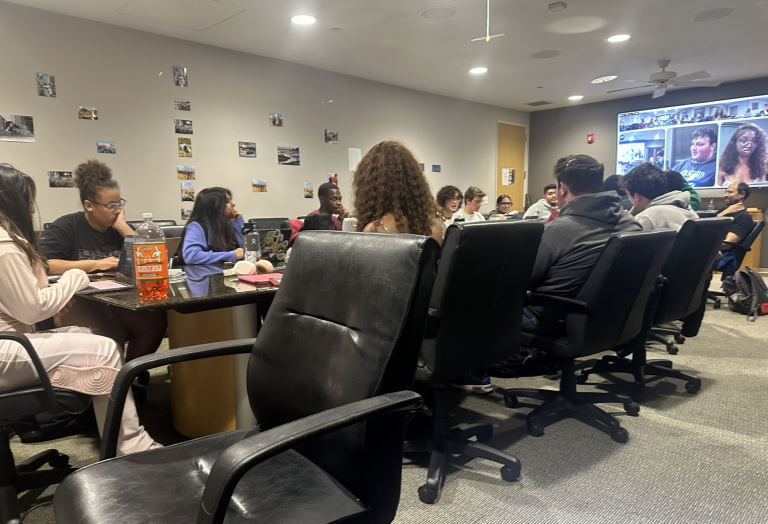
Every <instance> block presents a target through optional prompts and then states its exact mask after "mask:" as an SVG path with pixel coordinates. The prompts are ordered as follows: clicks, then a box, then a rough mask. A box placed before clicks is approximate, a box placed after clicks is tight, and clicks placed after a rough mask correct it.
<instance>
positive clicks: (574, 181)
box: [523, 155, 642, 334]
mask: <svg viewBox="0 0 768 524" xmlns="http://www.w3.org/2000/svg"><path fill="white" fill-rule="evenodd" d="M603 171H604V169H603V164H601V163H599V162H598V161H597V160H595V159H594V158H592V157H591V156H588V155H571V156H568V157H565V158H561V159H560V160H558V161H557V163H556V164H555V178H556V179H557V201H558V203H559V204H560V206H561V210H560V217H559V218H557V219H556V220H553V221H552V222H550V223H548V224H547V225H546V226H545V228H544V233H543V235H542V237H541V244H540V246H539V251H538V254H537V255H536V263H535V264H534V268H533V274H532V275H531V284H530V287H531V290H532V291H534V292H539V293H549V294H552V295H558V296H560V297H565V298H573V297H575V296H576V293H577V292H578V291H579V288H580V287H581V285H582V284H583V283H584V281H585V280H586V278H587V276H588V275H589V272H590V271H591V270H592V267H593V266H594V265H595V263H596V262H597V259H598V258H599V257H600V253H601V252H602V250H603V247H604V246H605V243H606V241H607V240H608V239H609V238H610V237H612V236H614V235H616V234H618V233H628V232H633V231H641V229H642V228H641V227H640V224H639V223H638V222H637V221H636V220H635V219H634V218H633V217H632V216H631V215H630V214H629V213H627V212H626V211H625V210H624V209H623V208H622V206H621V197H619V195H618V194H617V193H616V192H615V191H605V192H604V191H603ZM564 320H565V311H564V310H563V309H561V308H557V307H556V306H548V307H546V308H545V307H543V306H530V307H526V308H524V309H523V329H525V330H526V331H530V332H534V333H542V334H560V333H562V332H563V330H564V327H563V322H564Z"/></svg>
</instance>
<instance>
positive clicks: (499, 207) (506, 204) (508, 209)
mask: <svg viewBox="0 0 768 524" xmlns="http://www.w3.org/2000/svg"><path fill="white" fill-rule="evenodd" d="M496 215H504V216H507V217H513V218H520V217H519V213H518V212H517V211H512V198H511V197H510V196H509V195H499V197H498V198H497V199H496V209H494V210H493V211H491V212H490V213H488V220H490V219H491V218H493V217H495V216H496Z"/></svg>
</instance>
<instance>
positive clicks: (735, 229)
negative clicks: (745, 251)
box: [718, 208, 755, 244]
mask: <svg viewBox="0 0 768 524" xmlns="http://www.w3.org/2000/svg"><path fill="white" fill-rule="evenodd" d="M723 209H725V208H722V209H721V210H720V211H718V213H721V212H722V211H723ZM725 216H727V217H730V218H732V219H733V224H731V231H730V232H731V233H733V234H734V235H738V236H739V238H740V239H741V240H739V244H741V243H742V242H744V239H745V238H747V235H749V234H750V233H751V232H752V230H753V229H754V228H755V222H754V221H753V220H752V215H750V214H749V212H748V211H747V210H746V209H742V210H741V211H736V212H735V213H729V214H727V215H725Z"/></svg>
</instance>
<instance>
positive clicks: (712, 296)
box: [707, 291, 725, 309]
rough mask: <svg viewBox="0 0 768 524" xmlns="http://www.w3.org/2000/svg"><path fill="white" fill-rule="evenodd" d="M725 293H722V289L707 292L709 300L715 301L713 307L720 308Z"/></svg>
mask: <svg viewBox="0 0 768 524" xmlns="http://www.w3.org/2000/svg"><path fill="white" fill-rule="evenodd" d="M724 296H725V293H721V292H720V291H708V292H707V300H711V301H712V302H713V304H712V307H714V308H715V309H720V304H721V302H720V298H719V297H724Z"/></svg>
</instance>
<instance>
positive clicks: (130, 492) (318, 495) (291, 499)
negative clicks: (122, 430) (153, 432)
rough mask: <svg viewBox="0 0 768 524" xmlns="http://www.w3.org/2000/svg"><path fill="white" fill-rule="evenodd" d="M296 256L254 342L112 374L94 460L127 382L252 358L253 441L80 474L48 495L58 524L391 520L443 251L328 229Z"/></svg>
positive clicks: (232, 440)
mask: <svg viewBox="0 0 768 524" xmlns="http://www.w3.org/2000/svg"><path fill="white" fill-rule="evenodd" d="M296 245H297V249H296V252H295V254H294V255H293V257H291V263H290V264H289V265H288V267H287V269H286V271H285V275H284V277H283V281H282V284H281V285H280V289H279V290H278V292H277V295H276V297H275V300H274V303H273V304H272V307H271V308H270V310H269V313H268V314H267V318H266V320H265V322H264V327H263V328H262V329H261V331H260V332H259V336H258V338H257V339H256V340H255V343H254V340H253V339H250V340H245V341H242V340H241V341H230V342H221V343H215V344H203V345H200V346H194V347H189V348H183V349H174V350H173V351H168V352H165V353H159V354H154V355H148V356H146V357H142V358H139V359H136V360H132V361H130V362H129V363H127V364H126V365H125V366H124V367H123V368H122V369H121V371H120V374H119V375H118V378H117V380H116V383H115V387H114V389H113V390H112V394H111V401H110V407H109V410H108V413H107V423H106V428H105V432H104V433H105V434H104V438H103V439H102V453H101V457H102V459H106V458H110V457H114V454H115V445H116V437H117V428H118V425H119V423H120V416H119V413H120V412H121V411H122V406H123V403H124V400H125V395H126V393H127V391H128V387H129V384H130V382H131V381H132V379H133V377H134V376H135V375H136V374H137V373H139V372H140V371H142V370H144V369H149V368H154V367H158V366H165V365H168V364H171V363H176V362H183V361H189V360H196V359H200V358H207V357H212V356H220V355H225V354H235V353H249V352H250V354H251V357H250V362H249V365H248V376H247V381H248V397H249V399H250V403H251V407H252V409H253V412H254V415H255V416H256V419H257V420H258V421H259V429H253V430H247V429H245V430H238V431H232V432H228V433H220V434H217V435H211V436H208V437H203V438H199V439H195V440H191V441H188V442H184V443H181V444H176V445H174V446H169V447H166V448H163V449H158V450H152V451H147V452H144V453H139V454H135V455H131V456H127V457H121V458H116V459H111V460H107V461H104V462H100V463H97V464H94V465H92V466H88V467H86V468H83V469H81V470H80V471H78V472H76V473H74V474H73V475H72V476H70V477H69V478H68V479H67V480H66V481H65V482H63V483H62V484H61V486H59V489H58V490H57V492H56V496H55V499H54V511H55V515H56V522H57V523H58V524H73V523H80V524H81V523H84V522H100V523H101V522H104V523H111V524H120V523H127V522H131V523H138V522H142V523H144V522H146V523H160V522H162V523H168V524H170V523H177V524H187V523H192V522H197V523H198V524H203V523H222V522H224V521H225V520H226V522H257V521H258V522H270V523H278V522H286V523H287V522H297V523H298V522H301V523H325V522H339V521H342V520H343V521H344V522H350V523H352V522H390V521H391V520H392V519H393V518H394V516H395V512H396V510H397V505H398V502H399V499H400V483H401V470H402V455H403V441H404V431H405V420H406V416H407V413H406V412H405V411H404V410H413V409H416V408H418V407H419V406H420V405H421V397H420V396H419V395H417V394H416V393H413V392H411V391H404V390H408V389H410V388H411V386H412V384H413V371H414V369H415V367H416V362H417V360H418V351H419V347H420V345H421V340H422V337H423V335H424V326H425V323H426V317H427V308H428V305H429V297H430V294H431V292H432V287H433V284H434V278H435V264H436V262H437V257H438V256H439V246H438V245H437V242H435V241H434V240H432V239H430V238H426V237H420V236H415V235H387V234H375V233H335V232H328V231H311V232H306V233H302V234H301V235H299V237H298V240H297V241H296ZM328 253H333V254H334V256H333V257H330V258H329V257H328V256H327V255H328ZM84 501H93V503H85V502H84Z"/></svg>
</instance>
